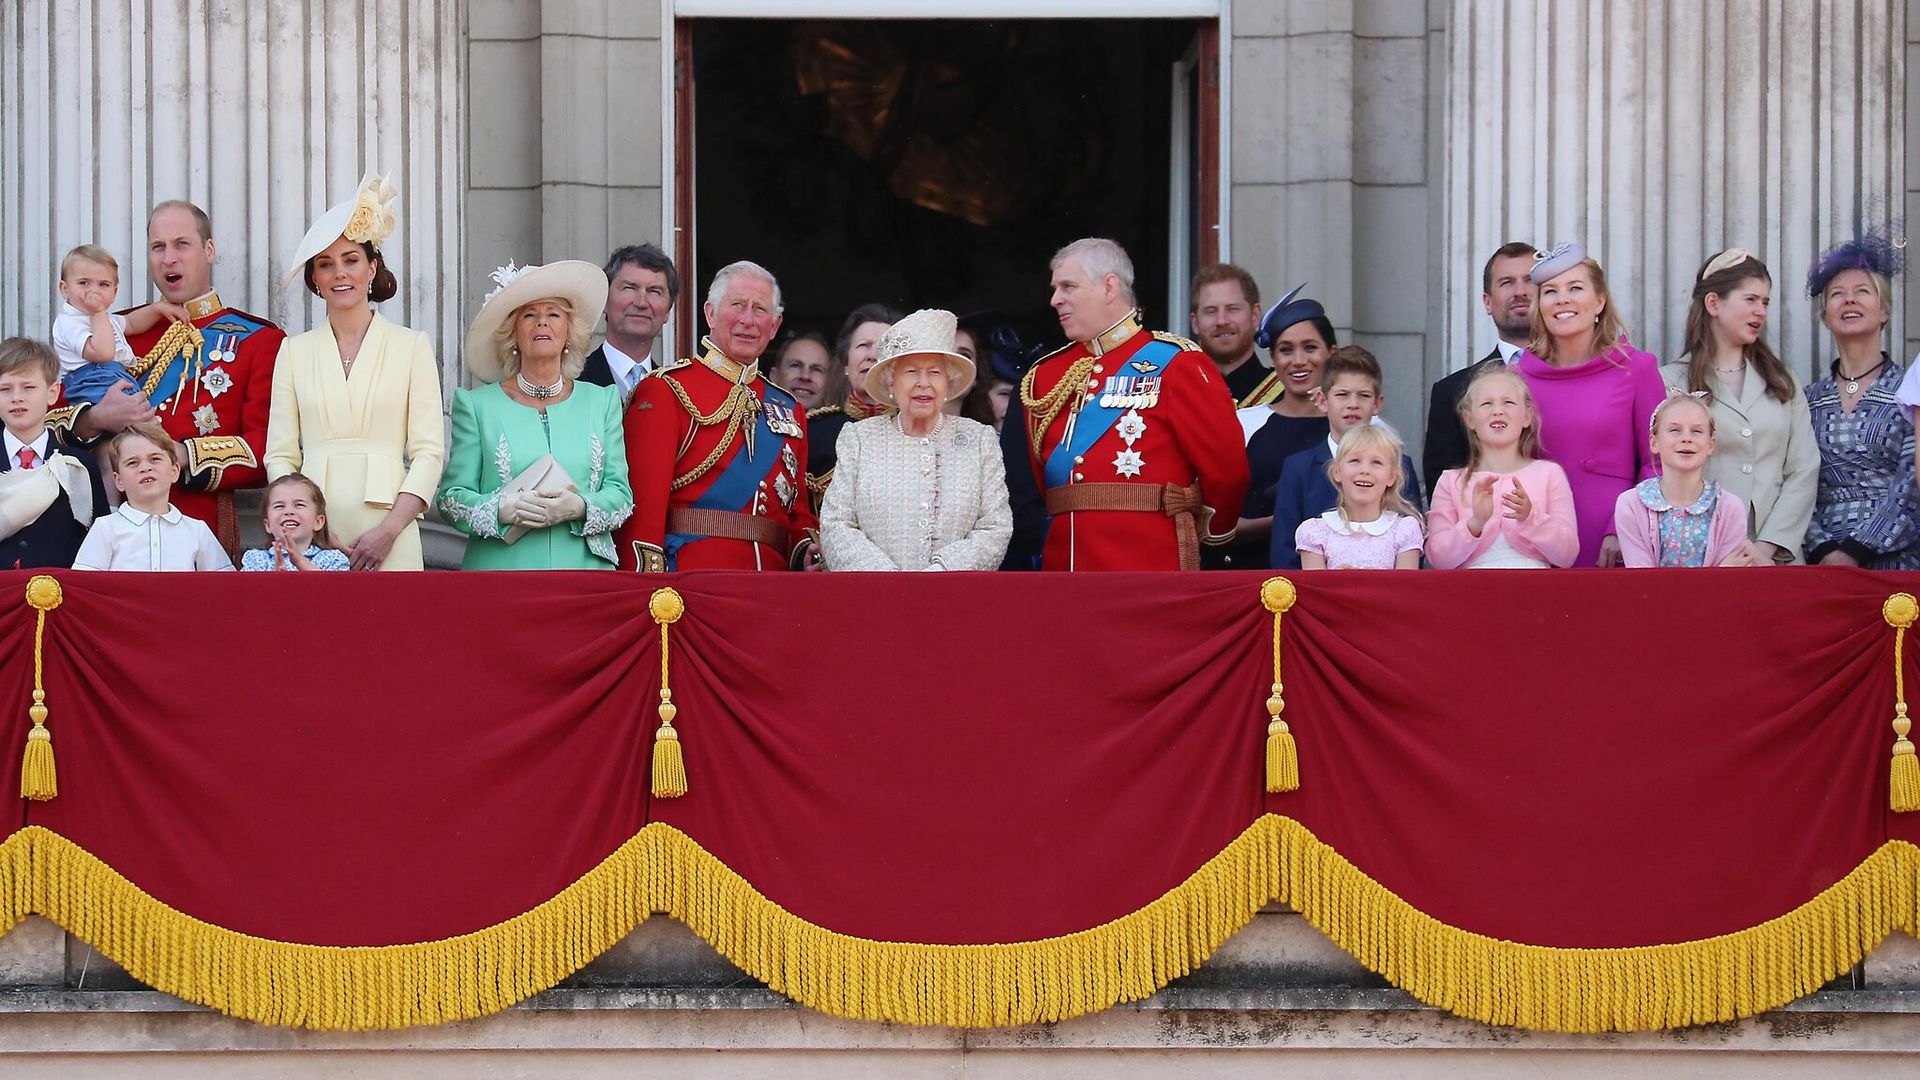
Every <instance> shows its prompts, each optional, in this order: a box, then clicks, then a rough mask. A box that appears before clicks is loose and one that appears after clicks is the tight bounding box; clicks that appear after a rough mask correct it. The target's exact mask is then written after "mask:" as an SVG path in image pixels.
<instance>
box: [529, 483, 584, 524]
mask: <svg viewBox="0 0 1920 1080" xmlns="http://www.w3.org/2000/svg"><path fill="white" fill-rule="evenodd" d="M533 498H534V502H535V505H537V506H539V507H540V510H541V513H542V515H543V516H544V517H545V518H546V523H547V524H549V525H558V524H560V523H561V522H563V521H579V520H580V519H581V518H583V517H586V516H587V500H586V499H585V498H583V497H581V495H580V493H579V492H578V491H571V490H569V491H563V492H561V493H560V494H558V495H540V494H535V495H534V497H533Z"/></svg>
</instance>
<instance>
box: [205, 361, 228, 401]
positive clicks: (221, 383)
mask: <svg viewBox="0 0 1920 1080" xmlns="http://www.w3.org/2000/svg"><path fill="white" fill-rule="evenodd" d="M215 351H218V350H215ZM224 355H226V356H232V355H233V354H232V353H226V354H224ZM200 388H201V389H202V390H205V391H206V392H207V396H208V397H219V396H220V395H221V394H224V393H226V392H227V391H228V390H231V389H233V376H231V375H229V374H227V369H226V368H223V367H210V368H208V369H207V370H205V371H203V372H201V373H200Z"/></svg>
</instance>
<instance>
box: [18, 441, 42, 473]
mask: <svg viewBox="0 0 1920 1080" xmlns="http://www.w3.org/2000/svg"><path fill="white" fill-rule="evenodd" d="M38 460H40V456H39V455H38V454H35V453H34V452H33V447H31V446H23V447H21V448H20V467H21V468H23V469H31V468H33V463H34V462H36V461H38Z"/></svg>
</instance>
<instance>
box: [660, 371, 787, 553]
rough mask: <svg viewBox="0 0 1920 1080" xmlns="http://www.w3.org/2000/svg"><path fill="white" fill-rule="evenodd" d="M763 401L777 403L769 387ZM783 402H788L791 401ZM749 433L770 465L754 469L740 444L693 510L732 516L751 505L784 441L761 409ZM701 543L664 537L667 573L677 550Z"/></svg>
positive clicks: (692, 536)
mask: <svg viewBox="0 0 1920 1080" xmlns="http://www.w3.org/2000/svg"><path fill="white" fill-rule="evenodd" d="M767 397H769V398H773V399H775V400H776V401H778V400H780V398H779V396H778V395H776V394H775V393H773V387H772V386H771V385H769V386H768V388H767ZM786 400H787V401H788V402H791V401H792V399H791V398H788V399H786ZM752 431H753V443H752V445H754V446H759V447H766V448H769V452H768V455H767V457H765V458H761V459H759V460H760V461H762V462H771V464H761V465H759V466H758V467H757V468H756V467H755V465H754V458H753V456H752V455H751V454H748V453H747V447H746V444H745V442H744V440H743V442H742V445H741V446H739V447H738V448H737V449H735V450H734V452H733V459H732V460H731V461H728V462H727V464H726V465H725V466H724V467H723V468H722V469H721V470H720V475H718V476H716V477H714V478H713V483H711V484H709V485H707V490H705V491H703V492H701V493H700V497H699V498H697V499H695V500H693V508H694V509H696V510H727V511H731V512H732V513H736V514H741V513H745V512H747V510H748V509H750V507H749V506H748V504H749V503H751V502H752V501H753V496H754V493H755V492H756V491H758V490H759V488H760V481H762V480H765V479H766V478H767V473H768V472H770V471H771V470H772V466H773V465H778V464H779V463H780V447H781V446H783V445H785V439H784V438H783V437H782V436H779V435H775V434H774V433H773V429H772V428H771V427H769V426H767V410H766V408H765V407H764V405H763V406H762V407H761V408H759V409H755V410H754V413H753V428H752ZM705 539H706V537H705V536H702V535H700V534H699V533H668V534H667V536H666V542H665V543H664V544H663V545H662V547H663V549H664V550H665V552H666V556H667V569H668V570H676V569H678V568H679V556H680V549H681V548H683V547H686V546H687V545H688V544H691V543H693V542H694V541H696V540H705Z"/></svg>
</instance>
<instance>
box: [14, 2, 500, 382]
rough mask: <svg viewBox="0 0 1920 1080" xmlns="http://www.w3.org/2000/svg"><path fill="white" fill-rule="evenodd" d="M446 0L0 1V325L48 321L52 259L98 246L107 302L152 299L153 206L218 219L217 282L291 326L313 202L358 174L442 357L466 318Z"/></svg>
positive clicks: (403, 292)
mask: <svg viewBox="0 0 1920 1080" xmlns="http://www.w3.org/2000/svg"><path fill="white" fill-rule="evenodd" d="M461 8H462V4H461V3H460V0H259V2H253V3H247V2H244V0H35V2H30V3H25V4H19V3H11V4H0V42H4V43H5V44H4V46H0V266H5V267H7V269H8V273H7V275H6V276H5V278H4V279H3V280H0V325H4V326H5V327H6V329H7V331H8V332H10V333H28V334H34V335H38V336H44V335H45V334H46V333H47V331H48V328H49V327H50V325H51V323H52V318H53V314H54V311H55V310H56V307H57V305H58V302H59V294H58V293H57V292H56V291H55V288H54V286H55V282H56V281H57V279H58V262H59V259H60V257H61V255H62V254H64V253H65V252H66V251H67V250H68V249H69V248H71V247H73V246H74V245H76V244H81V243H90V242H91V243H99V244H102V245H104V246H105V247H106V248H107V249H108V250H109V251H111V252H113V254H114V255H115V256H116V257H117V258H118V259H119V262H120V272H121V273H120V282H121V284H120V302H121V303H123V304H133V303H138V302H141V301H143V300H146V299H149V298H150V297H151V295H152V293H151V290H150V285H149V282H148V280H147V269H146V215H147V211H148V209H149V208H150V207H151V206H152V205H153V204H154V203H155V202H158V201H160V200H163V199H173V198H184V199H190V200H192V201H194V202H195V203H198V204H199V205H200V206H202V207H204V208H205V209H206V210H207V212H208V214H209V215H210V216H211V217H212V220H213V228H214V241H215V244H216V247H217V248H218V252H219V265H218V266H216V267H215V270H214V284H215V286H216V287H217V288H218V289H219V290H220V292H221V295H222V296H223V297H224V298H225V299H226V300H227V301H228V302H229V303H231V304H232V305H234V306H236V307H239V308H243V309H246V310H249V311H253V312H257V313H259V314H261V315H265V316H266V317H268V318H270V319H272V320H273V321H274V322H277V323H280V324H281V325H283V326H285V327H286V328H287V329H288V330H289V331H294V332H298V331H302V330H306V329H308V328H309V327H311V326H313V325H315V324H316V323H317V322H318V320H319V319H320V318H321V314H320V310H321V309H320V305H319V302H318V300H316V299H314V298H312V297H309V296H308V295H307V294H306V293H305V291H304V290H303V289H300V288H299V287H298V286H297V285H296V286H295V287H294V288H292V289H289V290H282V289H281V288H280V287H279V281H280V277H281V275H282V274H284V273H285V271H286V269H287V266H286V263H287V260H288V259H289V258H291V257H292V255H293V249H294V247H295V246H296V245H297V244H298V243H299V241H300V238H301V236H303V235H304V234H305V233H306V230H307V226H308V225H309V224H310V223H311V222H312V220H313V218H314V217H315V216H317V215H318V214H319V212H320V211H321V210H324V209H325V208H326V207H328V206H330V205H332V204H333V203H335V202H338V201H339V200H341V199H344V198H346V197H347V196H349V195H351V194H352V193H353V190H354V187H355V185H356V184H358V182H359V180H360V176H361V173H362V172H363V171H364V170H365V169H366V168H368V167H370V166H373V167H378V168H380V169H382V170H390V171H391V172H392V173H393V176H394V182H395V184H396V186H397V187H398V188H399V189H400V200H401V202H400V230H399V232H398V233H396V234H395V236H394V237H393V239H391V240H389V241H388V242H387V244H386V246H385V250H386V254H387V255H388V256H389V259H390V261H391V262H392V264H393V267H394V269H395V271H396V272H397V273H398V275H399V277H400V294H399V296H398V297H397V298H396V299H395V300H394V301H392V302H390V303H388V304H386V305H384V308H383V310H384V311H385V313H386V314H387V316H388V317H389V318H392V319H394V320H395V321H396V322H401V323H404V324H406V325H408V326H412V327H415V328H417V329H421V330H424V331H426V332H427V333H428V334H430V335H431V336H432V337H433V339H434V342H435V344H436V345H437V346H439V347H440V348H441V349H442V353H443V357H444V356H445V355H446V354H447V353H448V352H451V351H454V350H450V349H449V348H448V343H449V341H451V340H455V339H456V337H457V334H456V331H457V329H458V328H459V327H460V326H461V322H460V317H459V311H458V303H457V297H456V294H455V292H454V288H453V283H452V282H451V281H450V280H449V276H450V271H452V270H453V269H455V268H457V267H458V266H459V265H460V257H459V253H460V247H461V220H460V197H461V185H460V179H459V178H460V175H461V172H462V168H461V162H462V161H463V147H462V132H463V126H462V118H463V114H462V108H461V103H462V95H461V94H460V92H459V87H460V84H461V77H462V75H461V72H462V62H461V61H462V57H461V49H460V47H459V46H460V40H461V33H462V25H461Z"/></svg>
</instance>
